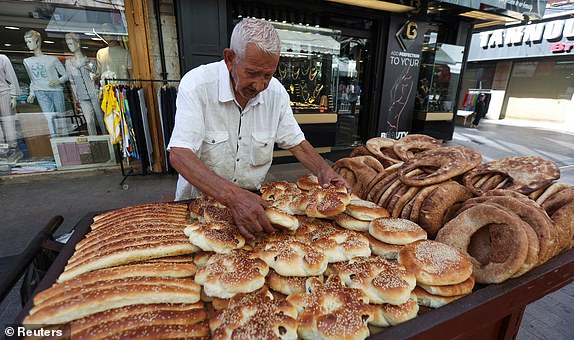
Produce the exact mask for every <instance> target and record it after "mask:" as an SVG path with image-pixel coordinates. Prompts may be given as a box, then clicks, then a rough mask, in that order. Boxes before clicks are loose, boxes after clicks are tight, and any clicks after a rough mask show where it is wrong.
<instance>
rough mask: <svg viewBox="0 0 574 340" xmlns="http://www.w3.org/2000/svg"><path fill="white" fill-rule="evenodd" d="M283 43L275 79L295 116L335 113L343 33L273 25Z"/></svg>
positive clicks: (305, 27)
mask: <svg viewBox="0 0 574 340" xmlns="http://www.w3.org/2000/svg"><path fill="white" fill-rule="evenodd" d="M273 25H274V26H275V28H276V29H277V33H278V34H279V37H280V39H281V57H280V59H279V65H278V66H277V71H276V73H275V77H276V78H277V79H278V80H279V81H280V82H281V84H283V86H284V87H285V89H286V90H287V93H289V97H290V99H291V107H292V108H293V112H294V113H310V112H335V111H336V104H337V95H338V93H337V83H338V78H339V72H338V68H339V63H338V57H339V53H340V49H341V45H340V43H339V42H338V40H337V38H338V37H339V36H340V32H339V31H336V30H330V29H325V28H318V27H307V26H301V25H293V24H286V23H273Z"/></svg>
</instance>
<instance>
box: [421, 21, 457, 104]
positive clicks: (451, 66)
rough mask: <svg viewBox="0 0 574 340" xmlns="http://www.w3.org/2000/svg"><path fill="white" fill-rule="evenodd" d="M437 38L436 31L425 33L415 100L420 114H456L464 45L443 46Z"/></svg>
mask: <svg viewBox="0 0 574 340" xmlns="http://www.w3.org/2000/svg"><path fill="white" fill-rule="evenodd" d="M431 27H432V26H431ZM437 37H438V32H436V31H435V30H433V29H431V30H429V31H427V32H426V33H425V41H424V45H423V53H422V63H421V70H420V75H419V84H418V88H417V97H416V101H415V110H416V111H418V112H426V113H445V112H446V113H449V112H453V103H454V100H455V99H456V88H457V85H458V79H459V76H460V71H461V67H462V59H463V54H464V46H457V45H451V44H445V43H440V42H438V41H437Z"/></svg>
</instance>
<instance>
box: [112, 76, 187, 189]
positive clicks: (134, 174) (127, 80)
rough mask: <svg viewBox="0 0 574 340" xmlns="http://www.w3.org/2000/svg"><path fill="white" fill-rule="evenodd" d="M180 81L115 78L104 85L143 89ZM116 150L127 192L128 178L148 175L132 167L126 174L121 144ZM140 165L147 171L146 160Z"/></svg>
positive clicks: (141, 161)
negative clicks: (135, 85) (145, 84)
mask: <svg viewBox="0 0 574 340" xmlns="http://www.w3.org/2000/svg"><path fill="white" fill-rule="evenodd" d="M119 82H127V84H119ZM179 82H180V80H179V79H142V78H115V79H105V80H104V84H105V85H108V84H113V85H124V86H125V85H127V86H130V85H133V84H135V83H140V84H139V85H140V86H141V87H143V86H142V85H141V83H163V84H164V85H167V84H168V83H179ZM158 105H159V103H158ZM163 132H164V131H163V127H162V133H163ZM116 150H117V152H118V153H119V155H120V168H121V171H122V176H123V179H122V181H121V182H120V186H121V187H122V188H123V189H124V190H127V189H129V185H128V184H126V183H125V181H126V180H127V178H128V177H130V176H146V175H147V171H142V173H136V172H135V171H134V168H133V167H132V166H129V170H128V171H127V172H126V168H125V167H124V155H123V152H122V149H121V148H120V143H118V144H116ZM127 159H128V165H129V164H130V163H129V157H128V158H127ZM139 160H140V164H141V166H142V169H145V167H147V164H144V160H143V157H141V156H140V159H139Z"/></svg>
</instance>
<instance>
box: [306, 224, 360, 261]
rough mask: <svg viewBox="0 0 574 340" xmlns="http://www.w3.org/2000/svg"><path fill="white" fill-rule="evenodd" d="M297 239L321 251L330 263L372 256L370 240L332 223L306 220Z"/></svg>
mask: <svg viewBox="0 0 574 340" xmlns="http://www.w3.org/2000/svg"><path fill="white" fill-rule="evenodd" d="M295 238H297V239H298V240H300V241H302V242H304V243H307V244H310V245H311V246H313V248H315V249H320V250H321V251H322V252H323V253H324V254H325V255H326V256H327V260H328V262H329V263H334V262H341V261H347V260H350V259H353V258H355V257H364V256H370V255H371V248H370V246H369V240H367V238H366V237H365V236H364V235H362V234H359V233H356V232H354V231H350V230H346V229H343V228H339V227H336V226H334V225H333V224H332V223H330V222H325V221H319V220H312V219H308V220H305V221H304V222H302V223H301V227H300V228H299V229H298V230H297V232H296V233H295Z"/></svg>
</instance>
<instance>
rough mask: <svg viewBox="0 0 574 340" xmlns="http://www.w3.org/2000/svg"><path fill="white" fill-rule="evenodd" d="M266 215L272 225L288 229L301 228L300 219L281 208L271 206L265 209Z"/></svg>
mask: <svg viewBox="0 0 574 340" xmlns="http://www.w3.org/2000/svg"><path fill="white" fill-rule="evenodd" d="M265 215H266V216H267V218H268V219H269V222H271V224H272V225H274V226H276V227H279V228H281V229H284V230H288V231H295V230H297V228H299V220H297V217H295V216H292V215H290V214H288V213H286V212H284V211H281V210H280V209H277V208H274V207H269V208H266V209H265Z"/></svg>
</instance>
